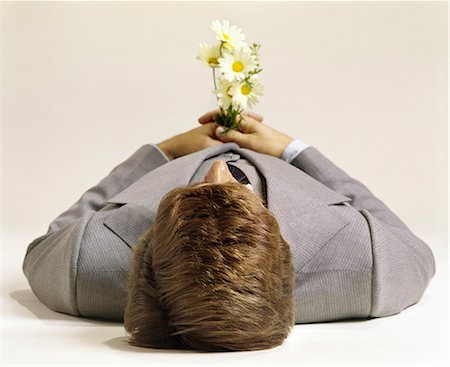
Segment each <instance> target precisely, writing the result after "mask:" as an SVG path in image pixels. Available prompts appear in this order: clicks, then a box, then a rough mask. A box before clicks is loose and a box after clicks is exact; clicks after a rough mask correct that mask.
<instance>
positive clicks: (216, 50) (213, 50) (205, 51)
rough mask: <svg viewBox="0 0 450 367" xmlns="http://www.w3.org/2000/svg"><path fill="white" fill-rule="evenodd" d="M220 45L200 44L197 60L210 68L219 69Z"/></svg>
mask: <svg viewBox="0 0 450 367" xmlns="http://www.w3.org/2000/svg"><path fill="white" fill-rule="evenodd" d="M219 58H220V45H214V46H209V45H208V44H207V43H206V42H202V43H200V51H199V53H198V56H197V57H196V59H197V60H200V61H202V62H203V63H204V64H205V65H206V66H209V67H211V68H217V67H219V61H218V60H219Z"/></svg>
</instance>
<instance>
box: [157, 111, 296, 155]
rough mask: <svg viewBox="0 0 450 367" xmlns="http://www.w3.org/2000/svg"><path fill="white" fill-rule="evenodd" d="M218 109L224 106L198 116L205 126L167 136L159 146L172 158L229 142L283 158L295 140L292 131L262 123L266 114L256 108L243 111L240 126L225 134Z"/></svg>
mask: <svg viewBox="0 0 450 367" xmlns="http://www.w3.org/2000/svg"><path fill="white" fill-rule="evenodd" d="M216 113H220V110H218V109H217V110H213V111H210V112H207V113H205V114H204V115H203V116H201V117H200V118H199V119H198V122H199V123H200V124H201V126H199V127H196V128H194V129H191V130H189V131H186V132H184V133H181V134H178V135H175V136H173V137H171V138H170V139H167V140H164V141H162V142H161V143H159V144H157V145H158V147H159V148H160V149H161V150H162V151H163V152H164V153H165V154H166V155H167V157H168V158H169V159H170V160H172V159H175V158H178V157H182V156H184V155H187V154H191V153H194V152H197V151H199V150H202V149H205V148H209V147H212V146H214V145H220V144H223V143H229V142H234V143H236V144H238V145H239V146H240V147H241V148H247V149H251V150H254V151H255V152H258V153H264V154H268V155H272V156H274V157H277V158H280V157H281V155H282V154H283V151H284V149H285V148H286V147H287V145H288V144H289V143H290V142H291V141H292V140H294V139H293V138H292V137H290V136H289V135H286V134H284V133H282V132H280V131H277V130H275V129H274V128H272V127H270V126H268V125H266V124H262V121H263V117H262V116H261V115H259V114H257V113H254V112H243V113H242V120H241V123H240V126H239V130H230V131H228V132H227V133H225V134H223V128H222V127H220V126H219V125H217V123H216V122H215V121H214V115H215V114H216Z"/></svg>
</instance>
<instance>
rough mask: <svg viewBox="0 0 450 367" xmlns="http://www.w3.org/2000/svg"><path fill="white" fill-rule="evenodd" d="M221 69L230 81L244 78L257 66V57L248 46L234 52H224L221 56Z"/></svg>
mask: <svg viewBox="0 0 450 367" xmlns="http://www.w3.org/2000/svg"><path fill="white" fill-rule="evenodd" d="M219 64H220V69H221V71H222V73H223V74H224V76H225V78H226V79H228V81H230V82H232V81H234V80H242V79H244V78H245V77H246V74H247V73H248V72H250V71H252V70H253V69H255V67H256V62H255V57H254V56H253V55H252V50H251V49H250V48H248V47H240V48H238V49H236V50H235V51H234V52H224V53H223V57H221V58H219Z"/></svg>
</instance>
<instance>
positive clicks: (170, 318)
mask: <svg viewBox="0 0 450 367" xmlns="http://www.w3.org/2000/svg"><path fill="white" fill-rule="evenodd" d="M134 252H135V254H134V264H133V270H132V272H131V273H130V277H129V282H128V304H127V307H126V309H125V317H124V321H125V328H126V330H127V331H128V332H129V333H130V334H131V336H130V340H129V343H130V344H132V345H136V346H142V347H152V348H186V347H187V348H192V349H200V350H207V351H223V350H258V349H267V348H272V347H275V346H277V345H280V344H281V343H282V342H283V340H284V339H285V338H286V337H287V336H288V334H289V332H290V330H291V328H292V326H293V325H294V323H295V319H294V299H293V287H294V270H293V266H292V259H291V252H290V249H289V245H288V244H287V243H286V241H285V240H284V239H283V238H282V236H281V233H280V228H279V226H278V222H277V220H276V219H275V217H274V216H273V214H272V213H271V212H270V211H269V210H268V209H267V208H266V207H265V206H264V205H263V203H262V201H261V200H260V199H259V197H258V196H257V195H255V194H254V193H253V192H251V191H250V190H249V189H248V188H245V187H244V186H242V184H240V183H236V182H232V183H221V184H208V183H200V184H198V183H197V184H191V185H188V186H184V187H180V188H176V189H173V190H172V191H170V192H168V193H167V194H166V195H165V196H164V197H163V198H162V200H161V202H160V205H159V208H158V213H157V216H156V220H155V223H154V224H153V225H152V226H151V227H150V228H149V229H148V230H147V231H146V232H144V233H143V235H141V237H140V238H139V242H138V244H137V245H136V246H135V247H134Z"/></svg>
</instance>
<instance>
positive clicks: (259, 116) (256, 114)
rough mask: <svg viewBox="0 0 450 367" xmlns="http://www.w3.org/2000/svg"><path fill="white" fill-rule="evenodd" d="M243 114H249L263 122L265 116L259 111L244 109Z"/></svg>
mask: <svg viewBox="0 0 450 367" xmlns="http://www.w3.org/2000/svg"><path fill="white" fill-rule="evenodd" d="M242 114H243V115H246V116H249V117H251V118H252V119H255V120H256V121H258V122H263V120H264V117H263V116H262V115H260V114H259V113H256V112H252V111H244V112H242Z"/></svg>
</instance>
